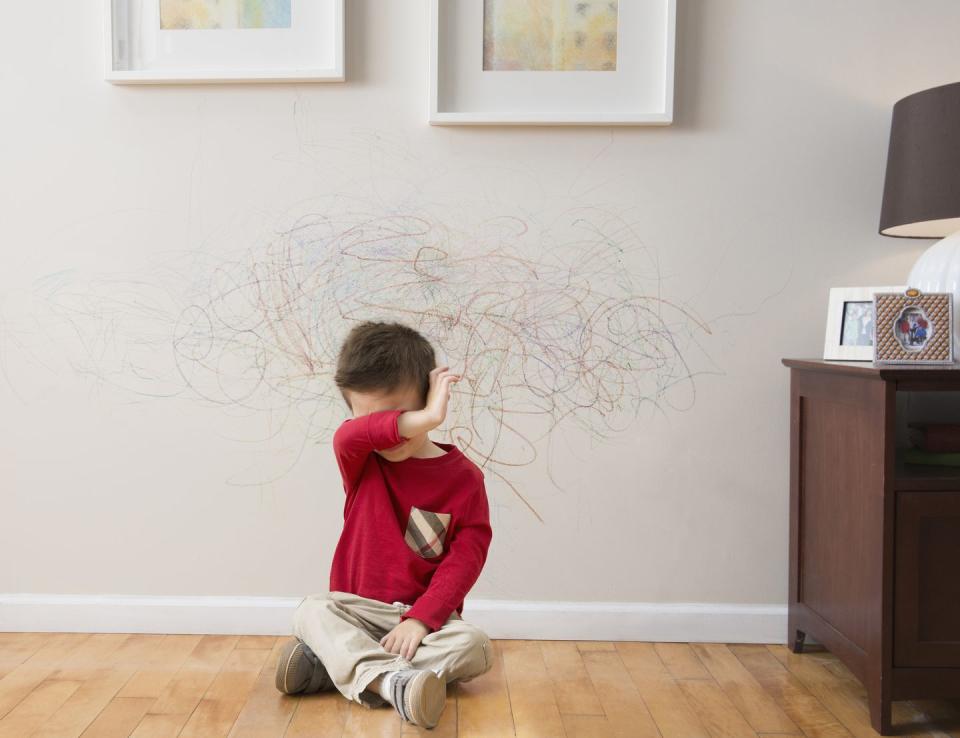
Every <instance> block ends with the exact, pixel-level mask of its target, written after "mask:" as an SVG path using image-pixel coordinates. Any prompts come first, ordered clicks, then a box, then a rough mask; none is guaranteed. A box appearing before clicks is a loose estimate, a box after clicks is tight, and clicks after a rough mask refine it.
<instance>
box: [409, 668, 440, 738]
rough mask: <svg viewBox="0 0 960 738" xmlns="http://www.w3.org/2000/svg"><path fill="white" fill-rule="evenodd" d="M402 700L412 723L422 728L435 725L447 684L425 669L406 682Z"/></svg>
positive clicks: (438, 718)
mask: <svg viewBox="0 0 960 738" xmlns="http://www.w3.org/2000/svg"><path fill="white" fill-rule="evenodd" d="M403 700H404V702H405V703H406V708H407V714H408V715H410V717H411V718H413V722H414V723H416V724H417V725H420V726H422V727H424V728H433V727H436V725H437V723H438V722H440V716H441V715H442V714H443V708H444V706H445V704H446V701H447V684H446V682H444V681H443V679H441V678H440V677H439V676H437V675H436V673H434V672H432V671H430V670H427V669H425V670H423V671H422V672H420V673H419V674H417V675H416V676H415V677H414V678H413V679H411V680H410V681H409V682H408V683H407V685H406V686H405V688H404V693H403Z"/></svg>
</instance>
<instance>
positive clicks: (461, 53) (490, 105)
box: [427, 0, 677, 126]
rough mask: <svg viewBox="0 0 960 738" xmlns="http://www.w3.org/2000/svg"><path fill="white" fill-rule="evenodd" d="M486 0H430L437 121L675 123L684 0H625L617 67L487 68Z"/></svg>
mask: <svg viewBox="0 0 960 738" xmlns="http://www.w3.org/2000/svg"><path fill="white" fill-rule="evenodd" d="M483 12H484V0H430V50H429V60H430V63H429V67H430V90H429V104H428V112H427V118H428V121H429V123H430V124H431V125H435V126H444V125H604V126H612V125H620V126H640V125H669V124H670V123H672V122H673V97H674V94H673V87H674V56H675V45H676V17H677V6H676V0H622V1H621V2H620V4H619V10H618V27H617V69H616V71H613V72H607V71H603V72H596V71H484V69H483Z"/></svg>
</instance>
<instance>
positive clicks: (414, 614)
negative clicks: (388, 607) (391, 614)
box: [400, 592, 456, 630]
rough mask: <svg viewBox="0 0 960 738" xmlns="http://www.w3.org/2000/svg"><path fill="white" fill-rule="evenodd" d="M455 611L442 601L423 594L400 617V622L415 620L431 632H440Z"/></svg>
mask: <svg viewBox="0 0 960 738" xmlns="http://www.w3.org/2000/svg"><path fill="white" fill-rule="evenodd" d="M455 609H456V608H455V607H450V605H448V604H447V603H446V602H444V601H443V600H441V599H439V598H437V597H434V596H433V595H431V594H429V593H426V592H424V593H423V594H422V595H420V597H418V598H417V601H416V602H414V603H413V607H411V608H410V609H409V610H407V611H406V612H405V613H403V614H402V615H401V616H400V620H401V621H403V620H406V619H407V618H416V619H417V620H419V621H420V622H422V623H423V624H424V625H426V626H427V627H428V628H430V629H431V630H440V628H441V627H442V626H443V624H444V623H445V622H447V618H449V617H450V614H451V613H452V612H453V611H454V610H455Z"/></svg>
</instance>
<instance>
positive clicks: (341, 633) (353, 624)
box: [276, 321, 492, 728]
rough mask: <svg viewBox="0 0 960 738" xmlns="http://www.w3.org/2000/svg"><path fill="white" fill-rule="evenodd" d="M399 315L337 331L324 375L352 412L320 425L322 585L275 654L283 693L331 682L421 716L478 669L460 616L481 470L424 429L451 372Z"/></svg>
mask: <svg viewBox="0 0 960 738" xmlns="http://www.w3.org/2000/svg"><path fill="white" fill-rule="evenodd" d="M435 364H436V359H435V357H434V352H433V348H432V347H431V346H430V343H429V342H428V341H427V340H426V339H425V338H424V337H423V336H422V335H421V334H420V333H418V332H417V331H415V330H413V329H412V328H409V327H407V326H404V325H402V324H399V323H383V322H370V321H368V322H364V323H360V324H359V325H357V326H355V327H354V328H353V329H352V330H351V331H350V333H349V334H348V336H347V338H346V340H345V341H344V344H343V346H342V347H341V349H340V355H339V357H338V359H337V371H336V375H335V377H334V381H335V382H336V384H337V387H339V388H340V392H341V394H342V395H343V398H344V400H345V401H346V403H347V406H348V407H349V408H350V411H351V412H352V413H353V418H352V419H348V420H345V421H344V422H343V423H342V424H341V425H340V427H339V428H337V430H336V432H335V433H334V436H333V450H334V453H335V455H336V458H337V464H338V466H339V468H340V473H341V476H342V477H343V487H344V491H345V492H346V500H345V503H344V526H343V532H342V533H341V535H340V541H339V543H338V544H337V548H336V550H335V552H334V554H333V564H332V566H331V571H330V589H329V591H326V592H322V593H320V594H316V595H312V596H309V597H306V598H305V599H304V600H303V601H302V602H301V603H300V605H299V607H298V608H297V611H296V612H295V614H294V619H293V632H294V636H295V638H294V639H293V640H291V642H290V643H289V644H287V646H286V647H285V648H284V650H283V652H282V653H281V654H280V658H279V661H278V663H277V675H276V684H277V689H279V690H280V691H281V692H284V693H286V694H298V693H308V692H316V691H319V690H322V689H333V688H336V689H337V690H339V691H340V693H341V694H343V695H344V696H345V697H346V698H347V699H350V700H354V701H356V702H358V703H360V704H361V705H364V706H365V707H377V706H381V705H383V704H384V703H386V702H389V703H390V704H391V705H393V706H394V708H395V709H396V711H397V712H398V713H399V714H400V716H401V717H402V718H403V719H404V720H406V721H408V722H410V723H413V724H415V725H420V726H423V727H426V728H433V727H434V726H435V725H436V724H437V722H438V721H439V719H440V714H441V713H442V712H443V707H444V703H445V700H446V685H447V684H448V683H450V682H455V681H463V682H466V681H469V680H471V679H473V678H474V677H476V676H479V675H480V674H484V673H486V672H487V671H489V670H490V667H491V665H492V660H491V659H492V651H491V645H490V639H489V638H488V637H487V635H486V634H485V633H484V632H483V631H482V630H480V629H479V628H477V627H476V626H475V625H471V624H469V623H467V622H465V621H464V620H463V618H462V617H461V613H462V611H463V600H464V597H465V596H466V594H467V593H468V592H469V591H470V588H471V587H473V584H474V583H475V582H476V580H477V578H478V577H479V575H480V571H481V570H482V569H483V564H484V562H485V561H486V557H487V549H488V548H489V545H490V540H491V538H492V531H491V529H490V521H489V509H488V505H487V497H486V490H485V488H484V483H483V472H482V471H481V470H480V469H479V468H478V467H477V466H476V465H475V464H474V463H473V462H471V461H470V460H469V459H467V457H466V456H464V455H463V454H462V453H461V451H460V450H459V449H458V448H457V447H456V446H455V445H454V444H450V443H434V442H433V441H431V440H430V438H429V436H428V435H427V434H428V432H429V431H430V430H432V429H434V428H436V427H437V426H439V425H440V424H441V423H442V422H443V420H444V418H445V417H446V413H447V402H448V400H449V397H450V387H451V385H452V384H453V383H455V382H458V381H459V380H460V375H457V374H452V373H450V371H449V367H446V366H435Z"/></svg>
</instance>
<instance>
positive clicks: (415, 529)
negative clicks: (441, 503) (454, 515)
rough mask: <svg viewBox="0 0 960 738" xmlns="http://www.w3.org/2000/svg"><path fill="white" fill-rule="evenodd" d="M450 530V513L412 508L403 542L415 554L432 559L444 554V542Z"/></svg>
mask: <svg viewBox="0 0 960 738" xmlns="http://www.w3.org/2000/svg"><path fill="white" fill-rule="evenodd" d="M449 528H450V513H438V512H430V511H429V510H421V509H420V508H419V507H413V506H411V507H410V517H409V518H408V519H407V532H406V534H405V535H404V537H403V540H405V541H406V542H407V545H408V546H409V547H410V549H411V550H412V551H413V552H414V553H417V554H419V555H420V556H423V558H425V559H432V558H434V557H436V556H439V555H440V554H442V553H443V540H444V538H446V537H447V531H448V530H449Z"/></svg>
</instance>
